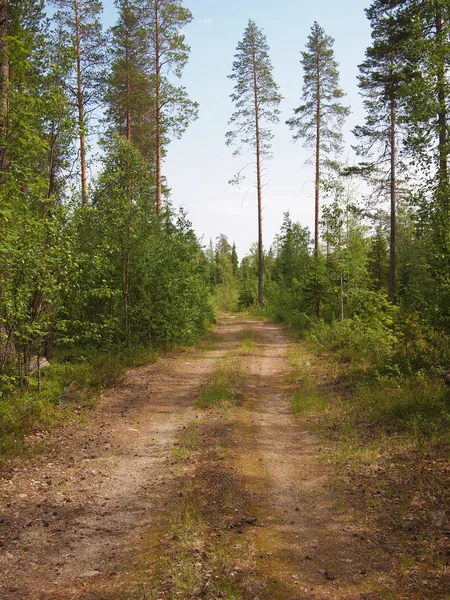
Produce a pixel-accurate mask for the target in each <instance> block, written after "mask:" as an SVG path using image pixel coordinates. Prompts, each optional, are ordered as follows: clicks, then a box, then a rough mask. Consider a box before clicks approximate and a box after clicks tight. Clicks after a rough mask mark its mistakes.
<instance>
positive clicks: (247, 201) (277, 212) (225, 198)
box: [104, 0, 371, 257]
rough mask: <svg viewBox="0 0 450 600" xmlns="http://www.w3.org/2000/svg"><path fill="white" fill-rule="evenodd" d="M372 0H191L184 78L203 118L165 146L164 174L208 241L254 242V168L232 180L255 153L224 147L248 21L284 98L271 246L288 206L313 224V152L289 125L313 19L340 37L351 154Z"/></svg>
mask: <svg viewBox="0 0 450 600" xmlns="http://www.w3.org/2000/svg"><path fill="white" fill-rule="evenodd" d="M369 4H370V0H339V1H337V0H308V1H306V0H305V1H301V0H284V2H281V1H278V2H277V1H274V0H185V1H184V5H185V6H186V7H187V8H189V9H190V10H191V12H192V13H193V16H194V19H193V21H192V23H190V24H189V25H188V26H187V27H186V29H185V31H184V33H185V36H186V41H187V43H188V44H189V46H190V47H191V53H190V58H189V63H188V65H187V66H186V68H185V70H184V74H183V78H182V80H181V84H182V85H184V86H185V87H186V89H187V91H188V93H189V95H190V97H191V99H192V100H196V101H197V102H199V104H200V111H199V118H198V120H197V121H196V122H194V123H192V124H191V125H190V127H189V129H188V130H187V131H186V132H185V134H184V135H183V138H182V139H181V140H173V141H172V142H171V144H170V145H169V147H168V152H167V156H166V158H165V161H164V165H163V174H164V175H165V177H166V178H167V183H168V186H169V187H170V188H171V200H172V203H173V205H174V206H175V207H183V208H184V209H185V210H186V211H187V213H188V217H189V220H190V221H191V222H192V225H193V229H194V230H195V232H196V233H197V235H198V237H199V238H200V239H201V240H202V242H203V244H204V245H208V244H209V242H210V239H212V240H213V243H215V241H216V238H217V237H218V236H219V234H224V235H226V236H227V238H228V240H229V241H230V243H233V242H235V243H236V247H237V250H238V254H239V256H240V257H242V256H244V255H245V254H246V253H247V252H248V250H249V248H250V247H251V245H252V244H253V243H254V242H256V240H257V201H256V189H255V185H254V180H255V176H254V167H252V166H251V165H250V166H249V167H248V168H247V169H246V171H245V173H246V174H247V177H246V179H245V181H244V182H243V184H242V185H241V186H240V187H235V186H232V185H230V184H229V183H228V181H229V180H230V179H232V177H233V176H234V175H235V173H237V172H238V171H239V170H240V169H241V168H242V167H244V166H245V165H246V164H248V163H249V162H252V161H253V160H254V159H253V155H252V153H251V151H250V152H249V153H248V154H243V155H242V156H240V157H233V155H232V154H233V151H232V149H231V148H229V147H227V146H226V145H225V133H226V132H227V131H228V130H229V129H230V127H229V126H228V121H229V119H230V117H231V114H232V112H233V110H234V107H233V104H232V102H231V100H230V94H231V93H232V89H233V82H232V81H231V80H229V79H228V75H229V74H230V73H231V69H232V63H233V58H234V55H235V53H236V46H237V44H238V42H239V41H240V40H241V39H242V37H243V33H244V30H245V28H246V26H247V24H248V21H249V19H252V20H253V21H255V22H256V24H257V25H258V27H260V28H262V29H263V30H264V32H265V34H266V37H267V41H268V43H269V46H270V49H271V52H270V56H271V60H272V64H273V76H274V80H275V82H276V83H277V84H278V86H279V87H280V92H281V94H282V96H283V100H282V103H281V105H280V109H281V111H282V113H281V117H280V123H279V124H278V125H275V126H274V127H273V133H274V135H275V137H274V140H273V146H272V149H273V159H272V160H271V161H270V162H267V163H266V164H265V171H264V185H265V187H264V190H263V205H264V212H263V238H264V245H265V247H266V248H269V247H270V245H271V244H272V242H273V239H274V237H275V235H276V234H277V233H278V231H279V229H280V226H281V223H282V219H283V213H285V212H286V211H289V212H290V215H291V218H292V219H293V220H294V221H299V222H300V223H301V224H302V225H303V226H307V227H309V228H310V229H312V228H313V222H314V183H313V172H312V170H311V167H309V166H308V165H305V162H306V161H307V160H308V158H310V157H311V154H312V153H311V151H308V150H305V149H304V148H303V146H302V142H301V141H299V142H296V143H293V142H292V132H291V131H290V130H289V128H288V126H287V125H286V124H285V121H286V119H288V118H289V117H291V116H292V115H293V110H294V108H295V107H296V106H298V105H299V104H301V90H302V84H303V73H302V69H301V65H300V62H299V61H300V58H301V55H300V53H301V51H302V50H304V49H305V45H306V43H307V38H308V35H309V33H310V31H311V27H312V25H313V23H314V21H317V22H318V23H319V25H321V26H322V27H323V28H324V29H325V31H326V33H327V34H328V35H331V36H332V37H333V38H334V39H335V44H334V51H335V57H336V59H337V61H338V63H339V68H340V74H341V87H342V88H343V90H344V91H345V93H346V94H347V96H346V98H345V103H346V104H347V105H349V106H350V107H351V110H352V114H351V115H350V117H349V118H348V120H347V122H346V126H345V130H346V134H345V136H346V148H347V149H346V151H345V155H344V158H348V159H349V160H351V156H352V153H351V144H352V143H354V139H353V136H352V135H351V133H350V132H351V130H352V129H353V127H354V126H355V125H357V124H362V123H363V121H364V111H363V108H362V101H361V98H360V96H359V94H358V87H357V75H358V65H359V64H360V63H361V62H362V61H363V60H364V56H365V50H366V48H367V46H368V45H369V44H370V42H371V38H370V27H369V23H368V21H367V19H366V16H365V13H364V8H366V7H367V6H368V5H369ZM104 7H105V12H104V20H105V25H106V26H109V25H112V24H113V23H114V20H115V11H114V6H113V0H104Z"/></svg>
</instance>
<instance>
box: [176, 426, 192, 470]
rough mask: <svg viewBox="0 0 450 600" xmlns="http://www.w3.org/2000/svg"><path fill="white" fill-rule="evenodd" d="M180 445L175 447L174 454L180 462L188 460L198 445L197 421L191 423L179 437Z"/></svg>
mask: <svg viewBox="0 0 450 600" xmlns="http://www.w3.org/2000/svg"><path fill="white" fill-rule="evenodd" d="M177 443H178V446H177V448H175V449H174V451H173V455H174V458H175V460H177V461H178V462H184V461H186V460H187V459H188V458H189V456H190V455H191V454H192V452H194V450H196V449H197V446H198V426H197V423H195V422H193V423H189V424H188V425H186V428H185V429H183V432H182V433H181V435H180V436H179V438H178V442H177Z"/></svg>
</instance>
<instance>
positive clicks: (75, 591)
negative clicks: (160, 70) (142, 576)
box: [0, 324, 239, 600]
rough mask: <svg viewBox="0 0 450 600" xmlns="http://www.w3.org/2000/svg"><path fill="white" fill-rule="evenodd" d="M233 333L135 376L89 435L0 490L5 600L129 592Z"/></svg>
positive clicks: (83, 430) (0, 584) (62, 439)
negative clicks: (177, 448)
mask: <svg viewBox="0 0 450 600" xmlns="http://www.w3.org/2000/svg"><path fill="white" fill-rule="evenodd" d="M236 329H237V330H239V326H234V325H233V324H231V325H230V324H223V326H221V327H219V330H218V333H216V334H215V335H220V336H221V341H220V345H216V346H215V347H216V348H217V349H214V350H212V351H211V350H210V351H204V350H202V349H201V348H200V349H196V350H192V351H188V352H185V353H183V354H181V355H179V356H178V357H176V358H166V359H164V360H161V361H159V362H158V363H156V364H154V365H151V366H149V367H147V368H140V369H136V370H131V371H130V372H129V373H128V374H127V377H126V380H125V382H124V384H123V385H120V386H119V387H118V388H117V389H115V390H109V391H108V392H107V393H106V394H105V396H104V398H103V399H102V400H101V401H100V403H99V405H98V407H97V408H96V410H95V411H94V414H93V415H92V416H90V417H89V423H88V424H87V425H85V426H80V425H78V426H71V427H68V428H64V429H62V430H59V431H56V432H54V433H52V434H51V435H50V436H47V439H46V444H47V445H48V446H49V447H50V448H51V449H53V450H54V452H49V454H48V456H45V457H42V458H41V459H39V460H38V462H37V464H34V465H24V466H22V467H19V468H18V469H16V473H15V474H14V476H13V477H12V479H9V478H8V479H6V480H2V481H1V482H0V484H1V485H0V598H1V600H38V599H39V600H65V599H71V600H72V599H76V598H88V597H89V596H87V595H86V594H87V592H88V591H89V590H90V589H95V590H96V595H93V596H92V598H98V597H99V596H98V593H100V591H101V590H102V589H108V590H111V589H115V590H117V591H118V592H119V590H121V589H123V588H124V586H127V585H129V583H128V582H129V579H130V576H129V575H130V572H132V570H133V560H134V555H135V553H136V549H137V548H139V545H140V540H141V538H142V537H143V536H144V535H145V533H146V532H147V530H148V529H149V528H150V527H151V526H152V525H153V524H154V523H155V522H157V520H158V513H160V512H161V511H162V510H163V509H164V506H165V504H166V503H167V500H168V498H169V497H170V493H171V482H172V479H173V477H174V469H173V467H172V464H171V463H172V462H173V458H172V451H173V449H174V444H175V443H176V436H177V433H178V432H179V430H180V428H182V427H183V425H184V423H185V422H186V421H187V420H189V419H191V418H195V416H196V415H194V404H195V399H196V395H197V390H198V386H199V385H200V383H201V382H202V381H203V379H204V378H205V377H207V376H208V374H209V373H210V372H211V371H212V369H213V368H214V365H215V363H216V362H217V361H218V360H220V358H221V357H222V356H223V355H224V353H225V352H227V351H228V350H229V349H230V348H232V347H233V345H235V344H236V343H237V342H236V340H239V335H238V332H237V331H236ZM213 338H214V334H213ZM212 347H214V346H212ZM103 584H104V585H103Z"/></svg>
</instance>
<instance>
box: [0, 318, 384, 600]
mask: <svg viewBox="0 0 450 600" xmlns="http://www.w3.org/2000/svg"><path fill="white" fill-rule="evenodd" d="M244 333H246V335H250V336H251V337H252V338H253V340H254V344H253V346H252V347H251V349H250V350H249V351H248V352H245V353H242V354H241V355H239V361H238V362H239V367H240V370H241V372H242V374H243V383H242V397H241V402H240V403H239V405H238V406H236V407H235V408H233V409H232V410H231V412H230V411H228V413H227V417H226V419H227V422H226V426H221V421H220V419H217V417H214V416H213V417H208V413H207V412H206V413H205V412H204V411H203V412H202V411H199V410H197V409H196V408H195V402H196V399H197V397H198V390H199V386H200V385H201V384H202V383H203V382H204V381H206V380H207V379H208V377H210V375H211V373H212V372H213V371H214V369H216V368H217V366H218V365H219V364H220V363H221V361H222V359H223V358H224V357H225V356H229V355H230V354H231V355H232V354H233V352H235V351H236V348H237V347H238V346H239V344H240V343H241V341H242V337H243V334H244ZM214 340H215V342H214ZM289 343H290V340H289V337H288V335H287V334H286V332H285V331H284V330H283V329H282V328H281V327H279V326H276V325H273V324H269V323H261V322H257V321H251V320H243V319H240V318H231V317H223V318H221V320H220V322H219V324H218V326H217V328H216V329H215V332H214V333H213V334H212V342H211V344H209V345H206V346H204V347H199V348H197V349H194V350H191V351H188V352H185V353H183V354H181V355H178V356H177V357H175V358H166V359H164V360H161V361H159V362H158V363H156V364H155V365H151V366H149V367H147V368H141V369H136V370H132V371H130V372H129V373H128V375H127V378H126V380H125V382H124V384H123V385H121V386H118V387H117V388H116V389H114V390H110V391H108V392H107V394H105V396H104V397H103V398H102V400H101V401H100V403H99V405H98V406H97V408H96V409H95V410H94V411H93V414H92V415H91V416H90V417H89V422H88V423H85V424H84V425H82V424H81V425H80V424H78V425H72V426H69V427H66V428H63V429H61V430H58V431H56V432H54V433H52V434H51V435H48V436H47V439H46V443H47V446H48V447H49V449H50V450H49V453H48V455H47V456H44V457H42V458H40V459H39V460H38V461H37V462H36V463H34V464H28V465H25V464H24V465H22V466H21V467H19V468H18V469H17V470H16V472H15V473H14V476H13V477H12V479H11V478H9V479H7V480H6V479H5V480H2V481H1V482H0V483H1V486H0V598H1V599H2V600H69V599H70V600H76V599H81V598H83V599H84V600H93V599H94V598H96V599H99V598H101V599H103V600H113V599H114V600H122V598H128V597H131V596H128V595H127V592H128V591H131V590H132V589H133V585H134V583H135V581H136V579H137V578H138V573H139V574H140V575H141V574H142V565H140V564H139V561H140V560H141V559H140V555H141V554H142V547H143V540H144V539H147V540H148V537H149V536H151V535H152V532H153V531H154V532H155V535H156V532H157V531H158V527H160V523H161V521H164V518H166V517H165V516H164V515H166V516H167V511H168V510H171V506H172V505H173V498H174V495H176V490H177V488H176V487H174V486H179V485H180V472H179V470H178V471H177V465H176V464H174V453H173V450H174V448H176V447H177V443H178V442H177V439H178V436H179V435H180V432H182V431H183V427H184V426H185V425H186V424H187V423H192V422H194V423H195V422H197V423H198V430H199V432H200V434H199V438H200V443H199V445H198V448H197V450H196V451H195V453H194V455H193V457H192V460H191V461H190V465H189V481H186V485H184V486H183V495H184V496H187V497H189V494H190V493H191V491H192V493H193V494H196V495H197V496H199V495H200V496H201V497H202V498H201V501H202V502H203V506H204V512H205V515H206V516H205V519H206V520H208V519H209V527H210V528H211V538H212V537H213V535H214V536H217V537H218V538H220V539H225V538H227V544H228V546H227V547H229V548H230V549H231V550H230V552H231V554H230V557H229V560H230V565H229V567H230V573H231V575H230V577H234V576H236V585H237V586H238V587H239V586H240V587H239V589H240V591H239V592H238V593H237V595H236V593H235V595H230V594H231V592H227V591H226V590H224V591H223V594H222V595H218V594H217V592H215V593H214V595H211V593H209V592H208V589H209V588H208V586H207V585H205V586H204V587H203V588H202V589H200V588H199V589H198V590H197V591H196V592H193V591H191V592H189V593H187V592H186V594H185V595H184V596H183V595H177V597H181V598H185V599H186V600H187V599H194V598H207V599H208V598H209V599H211V600H213V599H216V598H219V597H222V598H233V599H234V598H242V599H245V600H269V599H270V600H321V599H323V598H334V599H339V600H354V599H355V600H356V598H366V599H371V600H378V599H379V598H381V596H378V595H377V593H376V589H377V588H378V586H379V585H381V583H382V584H383V586H385V585H388V586H389V581H388V580H387V578H388V574H387V573H385V567H384V564H383V561H382V559H381V558H382V557H381V553H380V552H379V551H378V550H377V549H376V548H374V547H373V546H372V544H371V543H370V541H369V540H367V539H366V538H365V537H364V535H362V533H361V531H358V530H357V528H356V526H355V525H354V524H353V523H352V522H351V521H350V520H349V517H348V516H346V514H347V513H346V512H345V510H342V508H341V509H340V510H336V506H335V502H334V500H333V498H332V495H331V493H330V491H329V488H330V480H329V475H330V474H329V471H328V469H327V467H326V466H325V465H324V463H323V462H321V460H320V454H321V451H322V449H321V447H320V444H319V442H318V440H317V439H316V438H315V437H314V436H313V435H311V434H310V433H308V431H307V430H306V429H305V427H304V426H302V425H301V424H300V422H299V420H298V419H297V418H296V417H294V416H293V415H292V414H291V400H290V393H291V392H292V389H291V386H290V385H289V384H288V383H287V382H286V373H287V371H288V361H287V351H288V345H289ZM208 419H209V420H208ZM216 446H220V447H223V448H224V450H225V451H224V453H223V456H221V457H220V460H217V461H216V463H215V464H212V462H211V460H210V459H207V458H206V456H207V455H208V456H210V455H212V454H211V453H213V454H214V452H216V451H215V450H214V452H213V449H214V448H215V447H216ZM208 453H209V454H208ZM216 454H217V452H216ZM214 460H216V459H214ZM193 482H194V483H193ZM225 489H226V490H227V496H226V497H222V496H224V494H223V490H225ZM203 490H204V492H203ZM220 494H221V495H222V496H221V497H219V495H220ZM225 513H227V514H225ZM163 551H164V550H163ZM240 553H241V554H242V553H245V556H240V555H239V554H240ZM198 560H200V561H201V560H202V558H201V555H200V558H199V559H198ZM236 565H238V566H239V565H240V566H241V568H240V570H239V569H238V568H237V566H236ZM201 568H202V567H201V565H200V564H199V569H200V570H201ZM243 571H247V572H245V573H243ZM236 573H238V575H236ZM167 581H168V583H167V582H166V585H165V587H163V588H161V589H162V591H161V592H156V594H155V595H152V596H150V595H149V596H147V595H145V596H143V595H142V596H139V598H141V597H142V598H144V597H145V598H150V597H151V598H153V597H155V598H172V597H173V596H172V595H171V590H170V577H168V579H167ZM151 585H152V584H151V582H150V583H149V587H148V589H150V588H151ZM227 594H228V595H227ZM132 597H133V598H135V597H138V596H132Z"/></svg>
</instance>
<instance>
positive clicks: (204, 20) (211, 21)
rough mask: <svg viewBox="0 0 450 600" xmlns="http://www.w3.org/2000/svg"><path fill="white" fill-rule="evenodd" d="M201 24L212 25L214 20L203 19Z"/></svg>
mask: <svg viewBox="0 0 450 600" xmlns="http://www.w3.org/2000/svg"><path fill="white" fill-rule="evenodd" d="M200 23H201V24H202V25H212V24H213V20H212V19H209V18H208V19H201V20H200Z"/></svg>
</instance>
